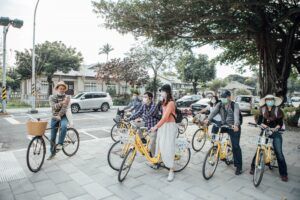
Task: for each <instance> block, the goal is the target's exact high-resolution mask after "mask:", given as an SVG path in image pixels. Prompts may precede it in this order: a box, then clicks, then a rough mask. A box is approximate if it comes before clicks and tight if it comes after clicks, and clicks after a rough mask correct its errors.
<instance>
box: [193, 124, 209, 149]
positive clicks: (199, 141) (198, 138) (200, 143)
mask: <svg viewBox="0 0 300 200" xmlns="http://www.w3.org/2000/svg"><path fill="white" fill-rule="evenodd" d="M205 142H206V133H205V131H204V130H203V129H198V130H197V131H196V132H195V133H194V135H193V139H192V148H193V149H194V151H196V152H199V151H201V149H202V148H203V147H204V145H205Z"/></svg>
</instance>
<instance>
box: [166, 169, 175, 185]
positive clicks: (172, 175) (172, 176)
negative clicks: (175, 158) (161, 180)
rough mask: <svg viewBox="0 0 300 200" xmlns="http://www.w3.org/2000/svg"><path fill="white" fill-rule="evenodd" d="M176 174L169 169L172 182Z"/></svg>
mask: <svg viewBox="0 0 300 200" xmlns="http://www.w3.org/2000/svg"><path fill="white" fill-rule="evenodd" d="M174 177H175V174H174V171H169V176H168V179H167V180H168V181H169V182H171V181H173V180H174Z"/></svg>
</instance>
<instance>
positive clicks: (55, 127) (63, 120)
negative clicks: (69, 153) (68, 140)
mask: <svg viewBox="0 0 300 200" xmlns="http://www.w3.org/2000/svg"><path fill="white" fill-rule="evenodd" d="M59 124H60V136H59V138H58V144H61V145H62V144H63V143H64V140H65V137H66V134H67V127H68V119H67V117H66V115H64V116H63V117H62V118H61V120H60V121H57V120H55V119H51V138H50V140H51V141H52V142H53V144H55V143H56V135H57V131H58V127H59ZM53 144H52V143H51V145H50V152H51V154H55V152H54V149H53Z"/></svg>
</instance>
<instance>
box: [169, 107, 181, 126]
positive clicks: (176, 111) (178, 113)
mask: <svg viewBox="0 0 300 200" xmlns="http://www.w3.org/2000/svg"><path fill="white" fill-rule="evenodd" d="M175 114H176V116H175V115H174V114H173V113H171V115H173V117H174V119H175V122H176V124H179V123H181V122H182V119H183V114H182V112H181V110H179V109H178V108H177V107H175Z"/></svg>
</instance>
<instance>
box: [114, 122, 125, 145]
mask: <svg viewBox="0 0 300 200" xmlns="http://www.w3.org/2000/svg"><path fill="white" fill-rule="evenodd" d="M121 128H124V129H127V125H126V124H124V123H117V124H115V125H113V127H112V128H111V130H110V137H111V139H112V140H113V141H114V142H116V141H119V140H120V132H119V129H121Z"/></svg>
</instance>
